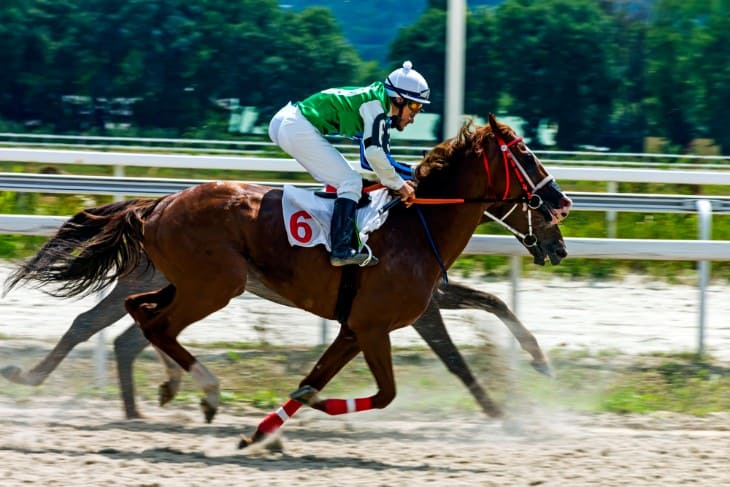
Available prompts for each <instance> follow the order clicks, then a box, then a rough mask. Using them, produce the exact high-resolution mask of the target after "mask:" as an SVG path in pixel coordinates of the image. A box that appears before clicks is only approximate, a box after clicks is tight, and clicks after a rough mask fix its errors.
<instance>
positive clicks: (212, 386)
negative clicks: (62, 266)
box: [125, 266, 245, 422]
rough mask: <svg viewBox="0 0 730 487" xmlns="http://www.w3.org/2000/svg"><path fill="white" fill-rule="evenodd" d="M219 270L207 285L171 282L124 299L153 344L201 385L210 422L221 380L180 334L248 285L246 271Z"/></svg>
mask: <svg viewBox="0 0 730 487" xmlns="http://www.w3.org/2000/svg"><path fill="white" fill-rule="evenodd" d="M228 270H229V272H228V273H223V272H219V273H217V274H216V276H215V278H214V279H212V280H210V281H208V282H207V283H206V285H205V286H202V287H201V286H198V285H196V286H194V287H189V288H183V287H180V286H177V287H176V286H174V285H172V284H170V285H168V286H167V287H166V288H164V289H161V290H160V291H155V292H151V293H143V294H139V295H134V296H130V297H129V298H127V300H126V301H125V305H126V306H127V310H128V311H129V313H130V315H132V317H133V318H134V319H135V320H136V321H137V323H138V324H139V326H140V328H141V329H142V332H143V333H144V336H145V337H146V338H147V340H149V341H150V343H151V344H152V345H153V346H154V347H155V348H157V349H158V350H160V351H161V352H163V353H164V354H166V355H167V356H168V357H170V358H171V359H172V360H174V361H175V362H176V363H177V364H178V365H180V366H181V367H182V368H183V369H184V370H185V371H187V372H189V373H190V374H191V376H192V377H193V380H194V381H195V382H196V383H197V384H198V385H199V386H200V387H201V389H202V390H203V392H204V393H205V397H204V398H203V399H202V401H201V406H202V408H203V413H204V414H205V419H206V421H207V422H211V421H212V419H213V417H214V416H215V414H216V412H217V410H218V407H219V405H220V385H219V382H218V379H217V378H216V377H215V376H214V375H213V374H212V373H211V372H210V371H209V370H208V369H207V368H206V367H205V366H204V365H203V364H202V363H201V362H199V361H198V360H197V359H196V358H195V357H194V356H193V355H192V354H191V353H190V352H189V351H188V350H187V349H185V347H183V346H182V345H180V343H179V342H178V340H177V336H178V335H179V334H180V332H182V331H183V330H184V329H185V328H186V327H187V326H188V325H190V324H191V323H194V322H196V321H198V320H200V319H202V318H205V317H206V316H208V315H209V314H211V313H213V312H215V311H217V310H219V309H221V308H223V307H224V306H225V305H226V304H228V302H229V301H230V299H231V298H233V297H234V296H237V295H238V294H240V293H241V292H242V291H243V289H244V288H245V273H244V272H238V273H237V272H235V268H234V266H231V268H230V269H228Z"/></svg>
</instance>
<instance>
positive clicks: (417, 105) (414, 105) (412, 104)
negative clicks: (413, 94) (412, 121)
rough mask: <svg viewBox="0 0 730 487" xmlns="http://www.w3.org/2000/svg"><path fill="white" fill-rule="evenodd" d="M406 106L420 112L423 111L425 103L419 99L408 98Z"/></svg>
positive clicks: (414, 111)
mask: <svg viewBox="0 0 730 487" xmlns="http://www.w3.org/2000/svg"><path fill="white" fill-rule="evenodd" d="M406 106H407V107H408V108H409V109H410V110H411V111H412V112H413V113H418V112H420V111H421V108H422V107H423V103H418V102H417V101H412V100H408V101H407V102H406Z"/></svg>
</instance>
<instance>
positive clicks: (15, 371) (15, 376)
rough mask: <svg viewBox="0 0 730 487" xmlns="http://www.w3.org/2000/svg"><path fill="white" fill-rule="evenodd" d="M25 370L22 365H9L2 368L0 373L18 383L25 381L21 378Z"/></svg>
mask: <svg viewBox="0 0 730 487" xmlns="http://www.w3.org/2000/svg"><path fill="white" fill-rule="evenodd" d="M22 373H23V371H22V369H21V368H20V367H16V366H15V365H8V366H7V367H3V368H2V369H0V375H2V376H3V377H5V378H6V379H8V380H9V381H10V382H14V383H16V384H22V383H23V381H21V380H20V376H21V375H22Z"/></svg>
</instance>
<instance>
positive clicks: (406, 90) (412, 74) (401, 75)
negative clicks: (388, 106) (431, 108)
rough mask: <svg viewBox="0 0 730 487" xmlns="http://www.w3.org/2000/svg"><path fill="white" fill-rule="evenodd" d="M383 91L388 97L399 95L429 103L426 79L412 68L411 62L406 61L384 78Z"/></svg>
mask: <svg viewBox="0 0 730 487" xmlns="http://www.w3.org/2000/svg"><path fill="white" fill-rule="evenodd" d="M384 84H385V91H386V92H387V93H388V96H390V97H396V96H400V97H401V98H406V99H408V100H413V101H416V102H418V103H424V104H428V103H431V102H430V101H429V99H428V97H429V95H430V94H431V90H430V89H429V88H428V83H426V79H425V78H424V77H423V76H421V75H420V73H419V72H418V71H416V70H415V69H413V63H412V62H410V61H406V62H404V63H403V67H402V68H398V69H396V70H395V71H393V72H392V73H390V74H389V75H388V77H387V78H385V82H384Z"/></svg>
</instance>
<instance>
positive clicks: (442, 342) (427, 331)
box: [413, 298, 502, 417]
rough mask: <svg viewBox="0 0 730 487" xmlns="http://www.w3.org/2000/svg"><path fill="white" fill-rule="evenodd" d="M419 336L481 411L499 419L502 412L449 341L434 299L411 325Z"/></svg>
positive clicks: (449, 338)
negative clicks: (474, 400) (469, 393)
mask: <svg viewBox="0 0 730 487" xmlns="http://www.w3.org/2000/svg"><path fill="white" fill-rule="evenodd" d="M413 328H415V329H416V331H417V332H418V334H419V335H421V337H422V338H423V339H424V340H426V343H428V346H429V347H431V350H433V351H434V352H435V353H436V355H438V357H439V358H440V359H441V361H442V362H443V363H444V364H445V365H446V368H447V369H448V370H449V372H451V373H452V374H454V375H456V376H457V377H458V378H459V379H461V382H463V383H464V385H465V386H466V387H467V389H469V392H471V394H472V396H474V399H476V401H477V403H479V405H480V406H481V408H482V410H483V411H484V412H485V413H486V414H487V415H488V416H491V417H499V416H501V415H502V411H501V410H500V408H499V406H497V405H496V404H495V403H494V401H492V399H491V398H490V397H489V395H488V394H487V393H486V391H485V390H484V389H483V388H482V386H481V385H480V384H479V383H478V382H477V380H476V378H474V375H473V374H472V372H471V370H470V369H469V366H468V365H467V364H466V362H465V361H464V357H463V356H462V355H461V353H459V350H457V348H456V346H455V345H454V342H453V341H452V340H451V337H450V336H449V333H448V331H447V330H446V326H445V325H444V321H443V318H442V316H441V311H440V309H439V307H438V305H437V304H436V302H435V300H434V298H431V301H429V303H428V307H427V308H426V311H425V312H424V313H423V315H421V317H420V318H418V320H417V321H416V322H415V323H413Z"/></svg>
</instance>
